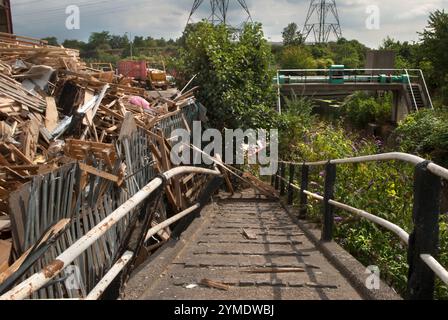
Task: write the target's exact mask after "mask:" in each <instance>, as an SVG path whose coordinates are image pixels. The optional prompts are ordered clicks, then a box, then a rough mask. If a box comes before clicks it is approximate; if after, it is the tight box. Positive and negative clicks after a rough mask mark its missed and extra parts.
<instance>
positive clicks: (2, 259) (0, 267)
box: [0, 240, 12, 273]
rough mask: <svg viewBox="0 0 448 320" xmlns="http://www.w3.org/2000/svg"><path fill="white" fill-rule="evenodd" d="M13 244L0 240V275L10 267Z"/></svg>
mask: <svg viewBox="0 0 448 320" xmlns="http://www.w3.org/2000/svg"><path fill="white" fill-rule="evenodd" d="M11 249H12V243H11V242H10V241H5V240H0V273H2V272H4V271H5V270H6V269H8V267H9V256H10V255H11Z"/></svg>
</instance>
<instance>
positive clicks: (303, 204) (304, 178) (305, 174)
mask: <svg viewBox="0 0 448 320" xmlns="http://www.w3.org/2000/svg"><path fill="white" fill-rule="evenodd" d="M309 175H310V167H309V166H307V165H303V166H302V174H301V178H300V181H301V183H300V211H299V219H302V220H305V219H306V218H307V216H308V196H307V195H306V194H305V190H308V181H309Z"/></svg>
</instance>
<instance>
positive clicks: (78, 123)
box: [0, 33, 203, 272]
mask: <svg viewBox="0 0 448 320" xmlns="http://www.w3.org/2000/svg"><path fill="white" fill-rule="evenodd" d="M131 84H132V81H131V80H130V79H126V78H124V77H121V76H117V75H115V74H114V73H113V72H103V71H100V70H94V69H91V68H88V67H87V66H86V64H85V63H83V62H82V61H81V60H80V57H79V52H78V51H77V50H73V49H67V48H63V47H54V46H50V45H48V44H47V43H46V42H45V41H41V40H38V39H32V38H27V37H18V36H14V35H9V34H2V33H0V241H1V242H0V272H1V271H2V268H3V269H4V268H5V267H7V259H8V254H7V253H5V252H7V251H8V250H10V247H11V242H10V240H9V239H8V237H9V236H8V234H10V233H9V232H10V228H11V225H10V221H9V219H8V216H9V215H10V212H9V210H10V209H9V205H8V200H9V196H10V194H11V192H13V191H15V190H17V189H19V188H20V187H21V186H23V185H24V184H26V183H27V182H29V181H31V179H33V177H35V176H38V175H43V174H46V173H49V172H53V171H54V170H56V169H58V168H60V167H62V166H63V165H66V164H68V163H71V162H75V161H80V162H82V166H81V169H82V170H83V171H85V172H86V173H88V174H93V175H97V176H99V177H101V178H104V179H108V180H110V181H113V182H114V183H116V184H117V185H118V186H120V185H121V183H122V182H123V178H124V176H125V175H126V168H125V166H123V168H122V169H123V170H121V171H122V172H120V173H118V174H117V172H113V170H112V168H114V167H115V161H116V160H117V159H116V154H115V150H116V142H117V140H118V139H119V138H120V134H123V131H125V130H126V128H127V126H128V125H129V124H130V123H135V126H136V127H137V128H140V129H142V130H144V131H145V132H146V133H147V134H148V135H150V136H152V137H153V138H154V139H155V142H154V145H153V146H152V151H153V153H154V155H155V162H156V165H155V169H156V170H157V172H162V171H166V170H168V169H170V168H171V167H172V165H171V163H170V160H169V150H170V145H169V143H168V142H167V137H165V136H164V135H163V133H162V132H161V131H160V132H158V131H157V130H155V127H156V125H157V124H158V123H159V122H160V121H162V120H163V119H167V118H170V117H172V116H175V115H177V114H178V113H179V112H180V111H181V110H182V108H184V107H187V106H189V105H190V104H191V100H192V99H194V97H193V94H194V90H190V91H189V92H186V93H185V94H181V93H178V94H177V95H173V96H168V97H166V96H162V95H161V94H158V95H156V96H154V95H150V94H149V93H148V92H145V90H144V89H141V88H137V87H133V86H132V85H131ZM182 121H184V122H185V123H186V119H185V118H183V119H182ZM186 126H188V125H187V124H186ZM92 154H93V155H95V158H96V159H101V160H102V161H103V162H104V163H105V164H106V165H105V166H101V169H99V168H98V167H96V165H95V163H92V162H89V161H88V160H87V159H90V157H89V155H92ZM128 173H129V172H128ZM202 183H203V182H202V181H198V180H196V177H195V176H194V175H191V176H188V177H183V178H181V179H179V180H176V181H174V182H173V183H171V184H170V185H168V186H167V191H168V198H169V200H170V201H171V204H172V205H173V207H174V208H176V209H179V210H180V209H182V208H185V207H186V206H187V204H188V202H189V201H188V199H189V198H191V197H193V196H195V195H197V193H198V192H199V191H198V190H199V186H201V185H202ZM192 186H193V187H192Z"/></svg>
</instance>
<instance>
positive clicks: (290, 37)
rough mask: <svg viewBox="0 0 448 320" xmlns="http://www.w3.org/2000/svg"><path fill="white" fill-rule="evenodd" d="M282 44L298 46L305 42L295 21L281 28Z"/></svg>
mask: <svg viewBox="0 0 448 320" xmlns="http://www.w3.org/2000/svg"><path fill="white" fill-rule="evenodd" d="M282 36H283V44H284V45H285V46H299V45H301V44H304V43H305V38H304V37H303V35H302V32H300V31H299V27H298V26H297V24H296V23H294V22H293V23H290V24H288V26H287V27H286V28H285V29H283V32H282Z"/></svg>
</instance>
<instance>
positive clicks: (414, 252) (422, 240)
mask: <svg viewBox="0 0 448 320" xmlns="http://www.w3.org/2000/svg"><path fill="white" fill-rule="evenodd" d="M429 163H430V162H429V161H425V162H423V163H421V164H419V165H417V167H416V169H415V175H414V209H413V222H414V231H413V232H412V234H411V236H410V238H409V249H408V263H409V277H408V288H407V298H408V299H410V300H432V299H434V288H435V275H434V272H433V271H432V270H431V269H430V268H429V267H428V266H427V265H426V264H425V263H424V262H423V260H422V259H421V255H422V254H429V255H432V256H433V257H435V258H436V257H437V254H438V247H439V218H440V198H441V179H440V177H438V176H436V175H434V174H432V173H431V172H430V171H429V170H428V164H429Z"/></svg>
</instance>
